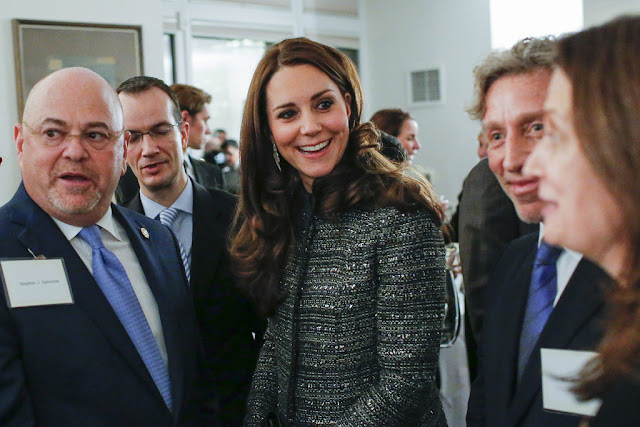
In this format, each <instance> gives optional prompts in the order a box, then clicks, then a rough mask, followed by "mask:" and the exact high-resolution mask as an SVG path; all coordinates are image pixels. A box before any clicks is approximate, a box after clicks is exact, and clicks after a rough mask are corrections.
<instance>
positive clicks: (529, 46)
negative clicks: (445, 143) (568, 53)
mask: <svg viewBox="0 0 640 427" xmlns="http://www.w3.org/2000/svg"><path fill="white" fill-rule="evenodd" d="M554 58H555V38H553V37H551V36H548V37H544V38H534V37H527V38H526V39H523V40H520V41H519V42H517V43H516V44H515V45H513V47H512V48H511V49H508V50H497V51H494V52H491V53H490V54H489V56H487V57H486V58H485V60H484V61H482V63H480V64H479V65H478V66H476V67H475V68H474V69H473V76H474V78H475V85H474V86H475V88H474V91H475V100H474V104H473V105H472V106H471V107H469V108H468V109H467V113H469V115H470V116H471V118H472V119H475V120H482V118H483V117H484V114H485V110H486V105H485V103H486V100H487V92H488V91H489V88H490V87H491V85H492V84H493V83H494V82H495V81H496V80H498V79H500V78H502V77H505V76H509V75H517V74H526V73H529V72H531V71H535V70H537V69H540V68H543V69H545V68H546V69H549V70H551V69H552V68H553V66H554V62H553V61H554Z"/></svg>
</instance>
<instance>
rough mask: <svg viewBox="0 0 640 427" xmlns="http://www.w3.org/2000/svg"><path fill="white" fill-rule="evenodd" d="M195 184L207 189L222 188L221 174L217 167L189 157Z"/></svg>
mask: <svg viewBox="0 0 640 427" xmlns="http://www.w3.org/2000/svg"><path fill="white" fill-rule="evenodd" d="M189 160H190V161H191V166H193V174H194V175H195V179H196V182H197V183H198V184H200V185H202V186H203V187H207V188H224V180H223V178H222V172H221V171H220V167H219V166H218V165H214V164H212V163H209V162H205V161H204V160H202V159H196V158H195V157H191V156H189Z"/></svg>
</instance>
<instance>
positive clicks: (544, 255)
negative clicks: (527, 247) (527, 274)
mask: <svg viewBox="0 0 640 427" xmlns="http://www.w3.org/2000/svg"><path fill="white" fill-rule="evenodd" d="M561 253H562V248H560V247H558V246H553V245H550V244H548V243H547V242H545V241H544V240H543V241H541V242H540V246H539V247H538V252H537V253H536V260H535V262H534V266H537V265H552V264H555V263H556V261H558V257H560V254H561ZM534 268H535V267H534Z"/></svg>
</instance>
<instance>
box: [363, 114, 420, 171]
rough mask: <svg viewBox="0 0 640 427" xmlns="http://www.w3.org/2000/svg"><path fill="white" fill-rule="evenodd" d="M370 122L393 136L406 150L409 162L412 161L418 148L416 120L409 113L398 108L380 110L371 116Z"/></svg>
mask: <svg viewBox="0 0 640 427" xmlns="http://www.w3.org/2000/svg"><path fill="white" fill-rule="evenodd" d="M371 122H373V124H375V125H376V127H377V128H378V129H380V130H381V131H383V132H386V133H388V134H389V135H392V136H395V137H396V138H398V140H400V143H401V144H402V146H403V147H404V149H405V151H406V152H407V160H409V164H411V163H412V162H413V156H414V155H415V154H416V153H417V152H418V150H419V149H420V141H419V140H418V122H416V120H415V119H414V118H413V117H411V114H409V113H407V112H406V111H403V110H401V109H399V108H389V109H385V110H380V111H378V112H376V113H375V114H374V115H373V116H371Z"/></svg>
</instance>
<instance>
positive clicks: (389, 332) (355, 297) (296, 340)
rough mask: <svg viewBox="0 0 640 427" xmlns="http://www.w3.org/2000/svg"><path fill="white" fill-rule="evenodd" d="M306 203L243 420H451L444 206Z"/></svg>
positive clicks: (410, 423)
mask: <svg viewBox="0 0 640 427" xmlns="http://www.w3.org/2000/svg"><path fill="white" fill-rule="evenodd" d="M312 212H313V206H312V203H309V202H307V203H306V207H305V208H303V209H302V210H301V212H300V213H299V215H298V221H297V228H296V235H297V237H296V238H297V244H296V250H295V251H292V253H291V254H290V256H289V260H288V262H287V266H286V268H285V272H284V276H283V279H282V281H281V286H283V290H285V292H286V293H287V296H286V299H285V300H284V302H283V303H282V304H281V305H280V307H279V308H278V310H277V312H276V314H275V315H274V316H273V317H272V318H271V319H269V326H268V329H267V332H266V335H265V343H264V347H263V349H262V351H261V354H260V357H259V360H258V365H257V368H256V371H255V374H254V378H253V384H252V387H251V392H250V396H249V400H248V413H247V417H246V418H245V425H248V426H258V425H261V423H262V422H263V421H264V420H265V418H266V417H267V414H269V413H275V414H277V416H278V418H279V419H280V423H281V424H283V425H291V426H293V425H295V426H305V425H314V426H328V425H340V426H362V425H377V426H432V425H437V426H439V425H446V421H445V418H444V414H443V412H442V406H441V403H440V399H439V396H438V390H437V387H436V385H435V374H436V369H437V367H438V354H439V344H440V334H441V327H442V316H443V300H442V298H443V286H444V280H445V276H444V271H445V270H444V249H443V240H442V234H441V232H440V228H439V226H438V225H437V222H436V220H435V216H434V215H433V214H432V213H430V212H427V211H424V210H421V211H416V212H410V213H402V212H400V211H398V210H397V209H395V208H380V209H375V210H371V211H361V210H351V211H347V212H346V213H344V214H342V215H341V216H340V219H339V220H338V221H335V220H333V221H328V220H324V219H321V218H320V217H318V216H316V215H314V214H313V213H312Z"/></svg>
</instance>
